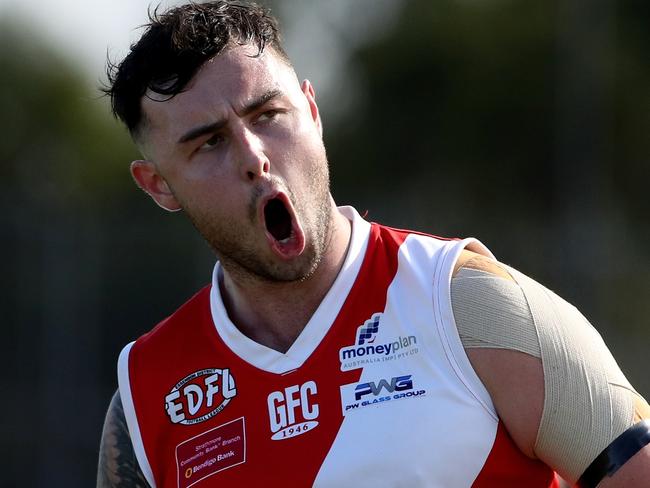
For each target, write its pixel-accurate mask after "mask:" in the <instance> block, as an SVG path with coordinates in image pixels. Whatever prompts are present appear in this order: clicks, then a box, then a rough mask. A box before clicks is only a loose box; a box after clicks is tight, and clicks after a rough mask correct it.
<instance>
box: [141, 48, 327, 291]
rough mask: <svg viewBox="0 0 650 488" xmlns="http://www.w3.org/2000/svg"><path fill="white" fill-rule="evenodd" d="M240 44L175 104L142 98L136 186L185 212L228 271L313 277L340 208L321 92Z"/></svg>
mask: <svg viewBox="0 0 650 488" xmlns="http://www.w3.org/2000/svg"><path fill="white" fill-rule="evenodd" d="M256 51H257V49H256V48H254V47H251V46H249V45H246V46H238V45H235V46H233V47H231V48H229V49H227V50H226V51H225V52H223V53H222V54H220V55H218V56H216V57H215V58H213V59H211V60H209V61H207V62H206V63H205V64H204V65H203V66H202V67H201V69H200V71H199V72H198V73H197V74H196V76H195V77H194V79H193V80H192V81H191V82H190V84H189V85H188V86H187V87H186V90H185V91H183V92H182V93H180V94H178V95H176V96H175V97H174V98H172V99H170V100H167V101H157V100H156V96H155V94H151V93H148V95H149V96H151V98H148V97H144V98H143V102H142V104H143V110H144V114H145V117H146V120H147V122H146V127H145V128H144V131H143V133H144V134H143V136H142V141H141V145H142V148H143V152H144V153H145V154H146V156H147V158H149V159H150V161H137V162H134V163H133V165H132V173H133V176H134V178H135V179H136V181H137V182H138V184H139V185H140V186H141V187H142V188H143V189H144V190H145V191H147V192H148V193H149V194H150V195H151V196H152V197H153V198H154V199H155V200H156V202H157V203H158V204H159V205H161V206H163V207H165V208H167V209H171V210H174V209H178V208H182V209H183V210H184V211H185V212H186V214H187V215H188V217H189V218H190V219H191V221H192V222H193V224H194V226H195V227H196V228H197V229H198V230H199V232H200V233H201V234H202V235H203V237H204V238H205V239H206V240H207V241H208V242H209V244H210V245H211V246H212V248H213V249H214V250H215V252H216V253H217V256H218V257H219V259H220V260H221V262H222V264H223V266H224V267H225V269H227V270H228V271H229V272H232V273H235V274H237V273H238V274H240V275H243V276H251V275H253V276H256V277H257V278H262V279H264V280H270V281H293V280H300V279H304V278H306V277H308V276H309V275H310V274H311V273H312V272H313V271H314V270H315V269H316V267H317V265H318V263H319V262H320V259H321V257H322V255H323V253H324V252H325V250H326V248H327V245H328V241H329V233H330V232H329V225H330V221H331V218H332V210H333V201H332V200H331V197H330V193H329V175H328V167H327V159H326V154H325V148H324V146H323V142H322V131H321V125H320V118H319V115H318V109H317V107H316V103H315V100H314V92H313V89H312V87H311V85H310V84H309V82H303V84H302V86H301V85H300V84H299V82H298V80H297V79H296V76H295V73H294V71H293V69H292V68H291V67H289V66H288V65H287V64H286V63H285V62H284V61H282V60H281V59H280V58H279V57H278V56H277V54H276V53H275V52H274V51H273V50H272V49H267V50H266V51H265V53H264V54H263V55H262V56H259V57H253V56H252V55H253V54H255V53H256Z"/></svg>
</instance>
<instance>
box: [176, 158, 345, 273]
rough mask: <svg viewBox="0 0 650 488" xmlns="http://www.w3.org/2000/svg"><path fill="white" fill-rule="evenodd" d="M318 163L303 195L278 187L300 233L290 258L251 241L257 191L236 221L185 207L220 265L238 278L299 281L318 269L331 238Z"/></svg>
mask: <svg viewBox="0 0 650 488" xmlns="http://www.w3.org/2000/svg"><path fill="white" fill-rule="evenodd" d="M317 166H318V167H319V168H321V169H320V170H319V171H318V172H316V173H314V174H312V175H311V178H310V179H309V182H308V183H307V188H306V190H305V191H304V196H303V197H302V198H299V197H297V196H296V194H295V193H294V192H293V191H292V190H291V189H290V188H284V190H285V191H286V192H287V194H288V196H289V199H290V201H291V204H292V205H293V206H294V209H295V211H296V214H297V215H298V216H299V217H300V220H301V225H302V227H303V231H304V232H305V237H306V245H305V250H304V251H303V252H302V254H301V255H300V256H298V257H296V258H294V259H292V260H291V261H286V262H279V261H278V260H277V258H276V259H273V258H272V257H270V256H268V255H266V253H264V254H262V253H260V252H258V250H257V249H256V248H255V245H254V243H256V242H259V239H260V238H259V235H255V234H256V232H259V228H258V227H257V226H258V225H259V224H258V223H257V205H258V198H259V192H254V194H253V195H252V196H251V200H250V202H249V208H248V211H247V218H248V219H249V222H247V223H246V225H242V223H241V222H239V221H237V220H236V219H234V218H228V217H226V218H225V219H223V220H222V221H221V222H213V220H214V219H210V218H209V217H207V216H203V215H197V214H196V213H194V212H191V211H188V209H187V208H185V214H186V215H187V216H188V218H189V219H190V221H191V222H192V224H193V225H194V227H195V228H196V229H197V231H198V232H199V233H200V234H201V235H202V236H203V238H204V239H205V240H206V241H207V243H208V244H209V245H210V247H211V248H212V249H213V251H214V252H215V254H216V255H217V258H218V259H219V261H220V262H221V265H222V266H223V267H224V269H226V270H227V271H228V272H229V273H231V274H232V275H233V276H237V277H238V278H239V279H240V280H250V279H253V280H255V281H264V282H269V283H280V282H295V281H304V280H307V279H308V278H309V277H311V276H312V275H313V274H314V272H315V271H316V270H317V269H318V266H319V264H320V263H321V261H322V259H323V256H324V255H325V254H326V252H327V250H328V248H329V244H330V241H331V239H332V219H333V216H332V204H331V200H330V187H329V171H328V164H327V160H325V162H324V163H323V164H320V165H317Z"/></svg>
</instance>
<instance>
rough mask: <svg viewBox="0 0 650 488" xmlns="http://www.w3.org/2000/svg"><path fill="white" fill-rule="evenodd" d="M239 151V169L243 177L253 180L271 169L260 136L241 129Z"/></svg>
mask: <svg viewBox="0 0 650 488" xmlns="http://www.w3.org/2000/svg"><path fill="white" fill-rule="evenodd" d="M240 140H241V144H240V151H239V162H240V171H241V175H242V177H243V178H244V179H246V180H248V181H255V180H256V179H257V178H260V177H263V176H264V175H267V174H268V173H269V171H270V169H271V162H270V161H269V158H268V157H267V156H266V152H265V151H264V144H263V142H262V140H261V139H260V137H259V136H258V135H257V134H255V133H253V132H252V131H250V130H249V129H243V130H242V134H241V138H240Z"/></svg>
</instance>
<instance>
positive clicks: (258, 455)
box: [118, 207, 558, 488]
mask: <svg viewBox="0 0 650 488" xmlns="http://www.w3.org/2000/svg"><path fill="white" fill-rule="evenodd" d="M341 211H343V212H344V213H345V214H346V216H348V218H350V220H351V221H352V223H353V228H352V237H351V241H350V245H349V249H348V253H347V256H346V258H345V261H344V264H343V267H342V269H341V271H340V273H339V275H338V277H337V279H336V280H335V282H334V284H333V285H332V287H331V289H330V290H329V292H328V293H327V295H326V296H325V298H324V299H323V301H322V303H321V304H320V306H319V307H318V309H317V310H316V312H315V313H314V315H313V316H312V318H311V319H310V320H309V322H308V323H307V325H306V326H305V328H304V330H303V331H302V332H301V334H300V335H299V336H298V338H297V339H296V341H295V343H294V344H293V345H292V346H291V348H290V349H289V350H288V351H287V352H286V353H280V352H278V351H275V350H273V349H269V348H267V347H265V346H263V345H260V344H258V343H256V342H254V341H252V340H250V339H249V338H247V337H246V336H244V335H243V334H242V333H241V332H239V330H238V329H237V328H236V327H235V326H234V325H233V324H232V322H231V321H230V320H229V318H228V316H227V313H226V310H225V308H224V304H223V301H222V298H221V295H220V291H219V284H218V278H219V273H220V272H221V271H220V268H219V264H218V263H217V266H216V267H215V272H214V276H213V282H212V285H211V286H208V287H206V288H204V289H203V290H201V291H200V292H199V293H197V294H196V295H195V296H194V297H193V298H191V299H190V300H189V301H188V302H187V303H186V304H184V305H183V306H182V307H181V308H180V309H178V310H177V311H176V312H175V313H174V314H173V315H171V316H170V317H169V318H167V319H166V320H164V321H163V322H162V323H160V324H159V325H158V326H156V327H155V328H154V329H153V330H152V331H151V332H149V333H147V334H145V335H144V336H142V337H140V338H139V339H138V340H137V341H135V342H134V343H131V344H129V345H128V346H126V347H125V348H124V350H123V351H122V353H121V355H120V359H119V365H118V371H119V373H118V377H119V388H120V393H121V396H122V402H123V405H124V412H125V416H126V420H127V424H128V427H129V432H130V434H131V439H132V442H133V446H134V449H135V452H136V456H137V458H138V462H139V464H140V467H141V469H142V471H143V473H144V474H145V477H146V478H147V480H148V481H149V483H150V484H151V485H152V486H153V487H165V488H166V487H178V488H187V487H190V486H195V485H196V486H197V488H208V487H217V486H218V487H223V486H232V487H235V486H238V487H255V486H265V487H278V488H280V487H282V488H284V487H309V486H316V487H342V486H354V487H377V486H386V487H408V488H415V487H445V488H455V487H494V486H499V487H521V486H526V487H531V488H535V487H556V486H558V485H557V482H556V479H555V475H554V473H553V471H552V470H550V469H549V468H548V467H547V466H545V465H544V464H542V463H540V462H537V461H533V460H530V459H529V458H527V457H525V456H524V455H523V454H522V453H521V452H520V451H519V450H518V449H517V448H516V446H515V445H514V443H513V441H512V440H511V439H510V437H509V436H508V434H507V432H506V430H505V429H504V428H503V427H502V425H501V423H500V422H499V419H498V417H497V415H496V412H495V409H494V406H493V404H492V402H491V400H490V396H489V394H488V392H487V390H486V389H485V387H484V386H483V385H482V383H481V381H480V380H479V378H478V376H477V375H476V373H475V372H474V370H473V369H472V367H471V365H470V362H469V360H468V358H467V356H466V354H465V352H464V350H463V347H462V344H461V342H460V338H459V336H458V332H457V330H456V325H455V322H454V318H453V313H452V308H451V298H450V280H451V276H452V271H453V266H454V263H455V262H456V260H457V258H458V256H459V254H460V252H461V251H462V250H463V249H464V248H466V247H467V248H470V249H472V250H474V251H475V252H480V253H483V254H487V255H490V254H489V251H487V249H486V248H485V247H483V246H482V245H481V244H480V243H479V242H478V241H475V240H473V239H466V240H445V239H440V238H435V237H432V236H427V235H423V234H419V233H414V232H409V231H402V230H396V229H391V228H388V227H384V226H380V225H378V224H369V223H368V222H366V221H364V220H363V219H362V218H361V217H359V215H358V214H357V213H356V212H355V211H354V210H353V209H351V208H349V207H343V208H342V209H341ZM286 306H287V307H293V306H300V304H299V303H287V304H286Z"/></svg>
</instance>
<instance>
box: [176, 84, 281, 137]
mask: <svg viewBox="0 0 650 488" xmlns="http://www.w3.org/2000/svg"><path fill="white" fill-rule="evenodd" d="M282 95H283V93H282V91H281V90H280V89H278V88H272V89H270V90H267V91H266V92H264V93H263V94H262V95H260V96H259V97H257V98H255V99H253V100H251V101H250V102H248V103H247V104H246V105H244V106H243V107H242V109H241V110H240V111H239V115H240V116H241V117H245V116H246V115H249V114H251V113H252V112H255V111H256V110H257V109H259V108H260V107H262V106H263V105H264V104H266V103H267V102H269V101H270V100H273V99H274V98H278V97H281V96H282ZM226 124H227V120H226V119H222V120H217V121H216V122H212V123H210V124H205V125H200V126H198V127H194V128H192V129H190V130H188V131H187V132H186V133H185V134H183V135H182V136H181V137H180V139H178V143H179V144H183V143H186V142H188V141H191V140H193V139H197V138H198V137H201V136H203V135H205V134H211V133H213V132H216V131H218V130H220V129H222V128H223V127H224V126H225V125H226Z"/></svg>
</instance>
